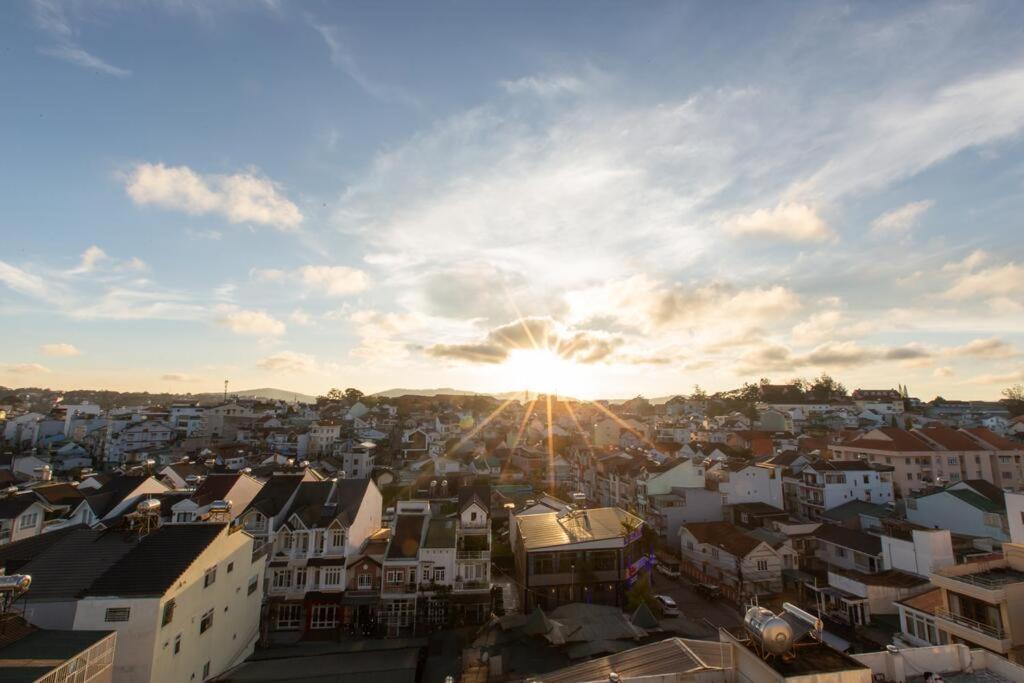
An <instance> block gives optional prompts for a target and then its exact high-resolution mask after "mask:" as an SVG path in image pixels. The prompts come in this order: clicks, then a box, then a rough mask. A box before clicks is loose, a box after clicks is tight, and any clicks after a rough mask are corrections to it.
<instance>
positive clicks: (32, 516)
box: [21, 512, 39, 529]
mask: <svg viewBox="0 0 1024 683" xmlns="http://www.w3.org/2000/svg"><path fill="white" fill-rule="evenodd" d="M38 521H39V513H38V512H30V513H28V514H25V515H22V516H21V528H22V529H31V528H32V527H34V526H35V525H36V523H37V522H38Z"/></svg>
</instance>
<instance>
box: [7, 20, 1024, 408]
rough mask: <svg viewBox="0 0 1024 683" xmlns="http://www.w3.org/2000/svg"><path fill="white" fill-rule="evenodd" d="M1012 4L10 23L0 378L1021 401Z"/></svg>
mask: <svg viewBox="0 0 1024 683" xmlns="http://www.w3.org/2000/svg"><path fill="white" fill-rule="evenodd" d="M1022 128H1024V5H1022V4H1021V3H1019V2H985V1H982V2H972V3H966V2H952V3H943V2H936V3H913V2H903V3H828V2H807V3H802V2H777V3H762V2H751V3H743V2H731V3H716V2H695V3H685V2H664V3H662V2H653V1H652V2H644V3H628V2H588V3H586V4H585V5H584V4H582V3H568V2H563V3H549V2H520V3H512V4H509V3H500V4H499V3H490V2H468V1H466V2H434V3H422V2H387V3H364V2H348V3H340V2H327V1H321V2H285V1H284V0H281V1H279V2H273V1H270V0H266V1H264V2H258V1H256V0H253V1H250V2H242V1H241V0H239V1H237V2H232V1H228V0H202V1H200V0H195V1H190V0H169V1H167V2H158V1H155V0H153V1H147V2H134V1H133V2H118V1H115V0H97V1H90V2H74V1H72V2H59V1H58V0H36V1H34V2H7V3H2V4H0V158H2V160H3V161H2V163H0V385H6V386H49V387H54V388H66V389H70V388H85V387H88V388H112V389H120V390H150V391H173V392H182V393H184V392H201V391H217V390H219V389H220V388H221V387H222V386H223V381H224V380H225V379H227V380H230V382H231V387H233V388H236V389H243V388H255V387H279V388H283V389H288V390H293V391H300V392H306V393H314V394H315V393H322V392H325V391H326V390H327V389H328V388H330V387H335V386H337V387H347V386H355V387H359V388H361V389H363V390H364V391H378V390H384V389H388V388H391V387H406V388H427V387H455V388H459V389H466V390H475V391H495V392H496V391H510V390H521V389H533V390H541V391H556V392H559V393H561V394H564V395H574V396H578V397H581V398H595V397H626V396H633V395H636V394H644V395H647V396H660V395H667V394H674V393H686V392H689V391H691V390H692V388H693V386H694V385H696V384H699V385H701V386H702V387H703V388H705V389H707V390H720V389H729V388H733V387H736V386H738V385H739V384H741V383H742V382H744V381H752V380H754V381H756V380H757V379H758V378H761V377H769V378H771V379H772V380H773V381H775V382H783V381H786V380H789V379H791V378H794V377H812V376H816V375H818V374H820V373H821V372H828V373H829V374H831V375H833V376H834V377H836V378H838V379H839V380H840V381H842V382H844V383H845V384H846V385H847V386H848V387H849V388H851V389H852V388H856V387H864V388H891V387H894V386H896V385H897V384H905V385H907V386H908V388H909V389H910V392H911V394H913V395H916V396H919V397H921V398H924V399H929V398H931V397H933V396H935V395H943V396H946V397H947V398H950V397H958V398H990V399H995V398H998V396H999V394H1000V391H1001V390H1002V389H1003V388H1004V387H1006V386H1009V385H1011V384H1014V383H1018V382H1022V381H1024V357H1022V356H1021V349H1022V347H1024V221H1022V219H1021V216H1022V215H1024V139H1022V136H1021V131H1022Z"/></svg>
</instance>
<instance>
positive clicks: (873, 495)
mask: <svg viewBox="0 0 1024 683" xmlns="http://www.w3.org/2000/svg"><path fill="white" fill-rule="evenodd" d="M892 473H893V467H892V466H890V465H875V464H871V463H867V462H865V461H861V460H834V461H830V460H821V461H817V462H813V463H809V464H808V465H806V466H805V467H804V468H803V469H802V470H801V472H800V482H799V486H798V488H797V497H796V505H797V508H796V510H794V512H797V513H798V514H800V515H801V516H802V517H803V518H805V519H809V520H812V521H815V520H819V519H821V514H822V513H823V512H825V511H827V510H831V509H832V508H835V507H839V506H840V505H843V504H845V503H848V502H850V501H853V500H860V501H864V502H867V503H877V504H879V505H886V504H890V503H894V502H895V495H894V493H893V483H892Z"/></svg>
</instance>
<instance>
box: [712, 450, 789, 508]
mask: <svg viewBox="0 0 1024 683" xmlns="http://www.w3.org/2000/svg"><path fill="white" fill-rule="evenodd" d="M782 471H783V468H782V467H779V466H776V465H773V464H771V463H767V462H758V463H751V462H745V461H730V462H726V463H723V464H721V465H718V466H716V467H714V468H711V469H709V472H710V473H711V475H712V476H711V478H712V479H713V480H715V481H717V482H718V490H719V491H720V492H721V494H722V502H723V503H724V504H725V505H736V504H738V503H765V504H767V505H771V506H772V507H775V508H779V509H780V510H781V509H782V507H783V502H782Z"/></svg>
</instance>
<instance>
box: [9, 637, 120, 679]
mask: <svg viewBox="0 0 1024 683" xmlns="http://www.w3.org/2000/svg"><path fill="white" fill-rule="evenodd" d="M111 633H113V631H45V630H35V631H32V632H31V633H29V634H28V635H27V636H25V637H24V638H21V639H19V640H17V641H15V642H14V643H11V644H10V645H6V646H4V647H2V648H0V670H2V671H3V675H2V678H3V680H4V683H22V682H24V683H31V682H33V681H37V680H39V679H40V678H42V677H43V676H45V675H46V674H48V673H49V672H51V671H53V670H54V669H56V668H57V667H58V666H60V664H63V663H64V662H65V661H67V660H69V659H71V658H72V657H74V656H75V655H77V654H79V653H80V652H82V651H84V650H87V649H89V648H90V647H92V646H93V645H95V644H96V643H98V642H99V641H100V640H102V639H103V638H106V637H107V636H108V635H110V634H111ZM15 661H17V664H15ZM4 662H10V664H11V665H7V664H5V663H4ZM50 662H59V663H58V664H51V663H50Z"/></svg>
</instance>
